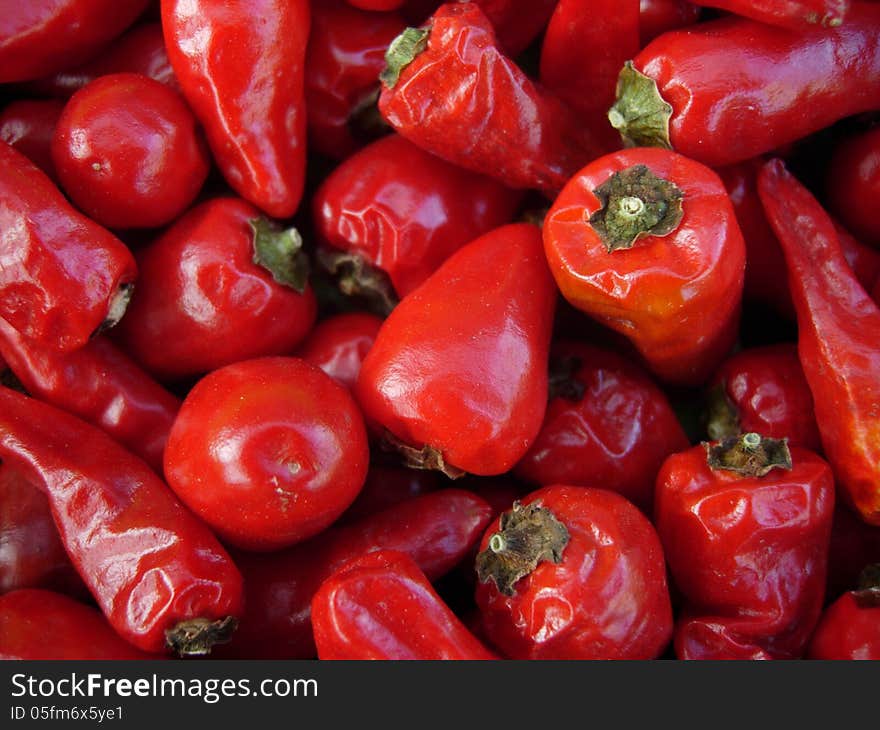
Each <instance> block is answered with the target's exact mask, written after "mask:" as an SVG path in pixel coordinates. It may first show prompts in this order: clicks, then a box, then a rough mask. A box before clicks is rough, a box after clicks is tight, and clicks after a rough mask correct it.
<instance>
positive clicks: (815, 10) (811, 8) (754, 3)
mask: <svg viewBox="0 0 880 730" xmlns="http://www.w3.org/2000/svg"><path fill="white" fill-rule="evenodd" d="M691 2H693V3H694V4H695V5H703V6H705V7H708V8H720V9H721V10H726V11H728V12H730V13H734V14H735V15H741V16H743V17H744V18H752V19H753V20H757V21H759V22H761V23H768V24H770V25H778V26H780V27H782V28H789V29H791V30H794V31H799V30H802V29H803V28H807V27H809V26H811V25H819V26H824V27H828V28H835V27H837V26H838V25H840V24H841V23H843V22H844V21H845V20H846V16H847V13H848V12H849V8H850V0H691Z"/></svg>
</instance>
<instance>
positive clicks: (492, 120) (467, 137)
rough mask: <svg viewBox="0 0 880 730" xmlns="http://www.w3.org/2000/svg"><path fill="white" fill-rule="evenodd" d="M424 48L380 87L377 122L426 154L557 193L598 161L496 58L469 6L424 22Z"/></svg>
mask: <svg viewBox="0 0 880 730" xmlns="http://www.w3.org/2000/svg"><path fill="white" fill-rule="evenodd" d="M426 27H427V28H429V34H428V37H427V46H426V48H425V49H424V50H423V51H421V52H420V53H418V54H417V55H416V56H415V58H414V60H413V61H412V62H410V63H409V64H407V65H406V66H405V67H404V68H403V70H402V71H401V72H400V76H399V78H398V79H397V80H396V82H394V83H390V82H389V80H388V79H387V78H386V80H384V81H383V85H382V93H381V95H380V96H379V110H380V111H381V112H382V116H383V117H384V118H385V119H386V120H387V121H388V123H389V124H391V126H392V127H394V128H395V129H396V130H397V131H398V132H399V133H400V134H401V135H403V136H404V137H406V138H408V139H409V140H410V141H412V142H414V143H415V144H417V145H418V146H419V147H422V148H424V149H426V150H428V151H429V152H431V153H433V154H435V155H437V156H438V157H442V158H444V159H446V160H448V161H450V162H453V163H455V164H457V165H460V166H461V167H464V168H466V169H469V170H474V171H475V172H480V173H484V174H488V175H492V176H493V177H495V178H497V179H498V180H500V181H501V182H503V183H505V184H507V185H509V186H510V187H513V188H532V189H538V190H542V191H544V192H546V193H549V194H555V193H556V192H558V191H559V190H560V189H561V188H562V186H563V185H564V184H565V182H566V181H567V180H568V178H569V177H571V175H573V174H574V173H575V172H576V171H577V170H578V169H580V168H581V167H582V166H583V165H584V164H586V163H587V162H588V161H589V160H591V159H592V158H593V157H596V156H597V155H599V154H601V152H603V151H605V150H604V149H603V148H602V146H601V145H600V144H599V143H598V142H597V140H596V139H595V138H594V136H593V135H592V133H591V132H590V130H589V129H587V128H586V127H585V126H584V125H583V124H582V123H581V120H580V119H579V117H578V115H577V114H575V113H574V112H572V111H571V110H570V109H568V107H566V106H565V105H564V104H563V103H562V102H561V101H560V100H559V99H558V98H557V97H556V96H555V95H553V94H551V93H550V92H549V91H547V90H546V89H544V88H543V87H541V86H539V85H536V84H535V83H533V82H532V81H531V80H530V79H529V78H528V77H527V76H526V75H525V73H523V71H522V70H521V69H520V68H519V67H518V66H517V65H516V64H515V63H514V62H513V61H511V60H510V59H509V58H507V57H506V56H505V55H504V54H503V53H502V52H501V50H500V49H499V47H498V42H497V39H496V37H495V33H494V31H493V30H492V26H491V24H490V23H489V21H488V19H487V18H486V16H485V15H484V14H483V13H482V11H481V10H480V8H479V7H478V6H477V5H476V4H475V3H446V4H445V5H443V6H441V7H440V8H439V9H438V10H437V12H435V13H434V15H433V16H431V19H430V21H429V23H428V25H427V26H426Z"/></svg>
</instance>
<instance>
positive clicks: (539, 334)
mask: <svg viewBox="0 0 880 730" xmlns="http://www.w3.org/2000/svg"><path fill="white" fill-rule="evenodd" d="M555 303H556V288H555V287H554V286H553V279H552V277H551V276H550V272H549V271H548V270H547V262H546V260H545V259H544V255H543V252H542V250H541V230H540V229H539V228H538V227H537V226H535V225H532V224H531V223H515V224H510V225H507V226H502V227H501V228H496V229H495V230H494V231H490V232H489V233H486V234H485V235H483V236H481V237H480V238H478V239H476V240H475V241H472V242H471V243H469V244H467V245H466V246H465V247H463V248H462V249H460V250H459V251H457V252H456V253H455V254H453V256H452V257H451V258H449V259H447V261H446V263H444V264H443V265H442V266H441V267H440V268H439V269H438V270H437V271H436V272H434V274H433V275H432V276H431V277H430V278H429V279H428V280H427V281H426V282H425V283H424V284H422V286H420V287H419V288H418V289H416V290H415V291H413V292H412V293H410V294H409V295H408V296H407V297H404V298H403V300H401V302H400V304H398V305H397V307H396V308H395V310H394V311H393V312H392V313H391V315H390V316H389V317H388V319H386V320H385V322H384V323H383V325H382V327H381V329H380V330H379V334H378V335H377V337H376V341H375V342H374V343H373V347H372V348H371V349H370V351H369V352H368V353H367V356H366V358H364V362H363V365H362V366H361V372H360V375H359V376H358V381H357V384H356V386H355V395H356V397H357V399H358V402H359V403H360V405H361V408H362V409H363V411H364V415H365V416H366V417H367V418H368V419H371V420H373V421H375V422H377V423H379V424H381V425H382V426H384V427H385V428H386V429H387V431H388V432H389V436H390V440H391V442H392V443H393V444H394V446H395V447H397V448H399V450H400V451H401V452H402V453H403V454H405V455H406V456H407V458H408V460H409V463H410V465H412V466H416V467H417V468H438V469H441V470H445V471H446V473H447V474H450V475H453V474H457V475H459V476H460V471H461V470H463V471H465V472H470V473H473V474H478V475H482V476H489V475H492V474H502V473H504V472H506V471H508V470H509V469H510V468H511V467H512V466H513V465H514V464H515V463H516V462H517V461H518V460H519V459H520V458H521V457H522V456H523V454H524V453H525V452H526V450H527V449H528V448H529V446H530V445H531V443H532V442H533V441H534V439H535V437H536V436H537V435H538V431H539V429H540V427H541V421H542V419H543V417H544V411H545V409H546V407H547V356H548V348H549V344H550V334H551V328H552V319H553V311H554V307H555Z"/></svg>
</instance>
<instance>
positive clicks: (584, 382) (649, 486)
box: [514, 342, 690, 515]
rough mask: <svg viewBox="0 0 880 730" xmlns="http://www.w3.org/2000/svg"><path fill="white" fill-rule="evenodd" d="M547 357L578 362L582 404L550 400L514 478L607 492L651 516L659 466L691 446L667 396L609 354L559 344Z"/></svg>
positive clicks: (630, 365) (627, 363) (641, 373)
mask: <svg viewBox="0 0 880 730" xmlns="http://www.w3.org/2000/svg"><path fill="white" fill-rule="evenodd" d="M551 357H552V358H568V357H573V358H577V362H578V363H579V364H578V365H577V366H576V368H575V371H574V373H573V378H572V379H573V380H574V381H575V382H576V383H579V384H580V385H581V386H583V388H584V393H583V397H581V398H579V399H571V400H569V399H568V398H566V397H564V396H558V395H557V396H555V397H553V398H551V399H550V402H549V403H548V404H547V414H546V415H545V416H544V423H543V425H542V426H541V431H540V433H539V434H538V438H537V439H535V442H534V443H533V444H532V446H531V448H530V449H529V451H528V453H527V454H526V455H525V456H524V457H523V458H522V459H520V461H519V462H518V463H517V464H516V466H515V467H514V474H516V475H517V476H518V477H521V478H523V479H526V480H528V481H530V482H532V483H536V484H539V485H542V486H543V485H548V484H569V485H572V486H581V487H590V486H595V487H601V488H602V489H610V490H612V491H615V492H618V493H619V494H621V495H623V496H624V497H626V498H627V499H629V500H630V501H631V502H633V503H634V504H635V505H636V506H638V507H639V508H640V509H641V510H642V511H643V512H645V514H648V515H650V514H651V508H652V505H653V502H654V479H655V477H656V476H657V471H658V470H659V469H660V465H661V464H662V463H663V461H664V460H665V459H666V457H667V456H669V455H670V454H672V453H674V452H676V451H682V450H684V449H686V448H687V447H688V446H690V442H689V441H688V439H687V436H686V435H685V432H684V430H683V429H682V427H681V424H680V423H679V421H678V419H677V417H676V415H675V412H674V411H673V410H672V407H671V406H670V404H669V401H668V400H667V398H666V395H665V393H664V392H663V391H662V390H661V389H660V388H659V387H657V385H656V384H655V383H654V382H653V380H652V379H651V378H650V377H649V376H648V374H647V373H645V372H644V371H642V370H641V369H640V368H639V367H638V366H637V365H635V364H634V363H632V362H630V361H629V360H627V359H626V358H624V357H621V356H620V355H618V354H617V353H615V352H613V351H611V350H606V349H601V348H598V347H593V346H591V345H586V344H581V343H577V342H557V343H554V345H553V347H552V349H551ZM551 362H552V360H551Z"/></svg>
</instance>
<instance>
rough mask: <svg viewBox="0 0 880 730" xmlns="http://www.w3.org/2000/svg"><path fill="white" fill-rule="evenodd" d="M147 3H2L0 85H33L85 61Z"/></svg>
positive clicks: (71, 0)
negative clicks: (27, 82)
mask: <svg viewBox="0 0 880 730" xmlns="http://www.w3.org/2000/svg"><path fill="white" fill-rule="evenodd" d="M147 3H148V0H52V2H38V3H33V2H20V3H6V4H5V5H4V7H3V13H2V15H0V83H7V82H9V81H27V80H29V79H36V78H39V77H41V76H45V75H47V74H51V73H55V72H56V71H62V70H63V69H65V68H70V67H71V66H73V65H75V64H77V63H80V62H82V61H85V60H86V59H87V58H89V57H90V56H92V55H94V54H96V53H97V52H98V51H99V50H100V49H101V48H102V47H103V46H104V45H105V44H107V43H108V42H109V41H111V40H113V39H114V38H115V37H116V36H118V35H119V34H120V33H122V31H124V30H125V29H126V28H127V27H128V26H130V25H131V24H132V23H133V22H134V21H135V20H136V19H137V17H138V16H139V15H140V14H141V13H142V12H143V10H144V8H146V6H147Z"/></svg>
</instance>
